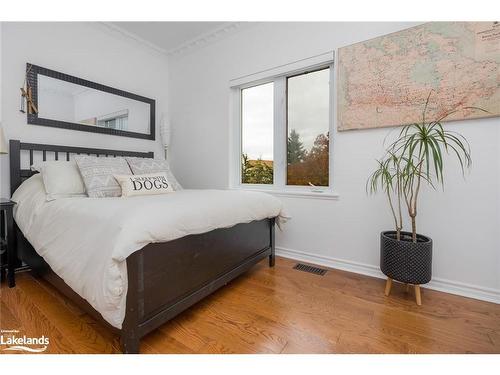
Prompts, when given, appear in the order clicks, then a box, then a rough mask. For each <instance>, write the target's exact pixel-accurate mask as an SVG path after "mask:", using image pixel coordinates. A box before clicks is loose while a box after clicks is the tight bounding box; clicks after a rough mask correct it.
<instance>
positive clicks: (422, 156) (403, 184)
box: [367, 92, 487, 242]
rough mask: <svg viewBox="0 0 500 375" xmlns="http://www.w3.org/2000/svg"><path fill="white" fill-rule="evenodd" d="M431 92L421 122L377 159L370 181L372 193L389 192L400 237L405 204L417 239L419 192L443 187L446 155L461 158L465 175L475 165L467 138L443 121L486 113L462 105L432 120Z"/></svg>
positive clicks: (405, 130) (403, 132) (406, 130)
mask: <svg viewBox="0 0 500 375" xmlns="http://www.w3.org/2000/svg"><path fill="white" fill-rule="evenodd" d="M431 94H432V92H431V93H430V94H429V96H428V97H427V101H426V103H425V107H424V110H423V112H422V121H421V122H419V123H413V124H409V125H405V126H403V128H402V129H401V131H400V133H399V135H398V137H397V139H396V140H395V141H394V142H393V143H392V144H390V146H389V147H388V149H387V150H386V155H385V156H384V158H383V159H381V160H377V169H376V170H375V171H374V172H373V173H372V174H371V176H370V177H369V179H368V182H367V190H368V191H369V192H370V193H376V192H377V191H378V190H379V189H380V190H382V191H383V192H384V193H385V194H386V195H387V199H388V201H389V206H390V208H391V212H392V216H393V219H394V223H395V229H396V236H397V239H398V240H400V239H401V230H402V228H403V219H402V209H401V207H402V205H403V204H404V205H405V206H406V210H407V212H408V216H409V217H410V220H411V232H412V241H413V242H417V220H416V219H417V208H418V202H419V193H420V190H421V188H422V184H427V185H429V186H431V187H432V188H435V187H436V186H438V185H441V186H442V187H443V189H444V175H443V170H444V162H445V159H444V155H446V154H449V155H451V156H452V157H455V158H456V159H457V160H458V162H459V164H460V168H461V172H462V174H464V173H465V170H466V169H467V168H470V166H471V165H472V159H471V153H470V146H469V143H468V142H467V140H466V139H465V137H464V136H462V135H461V134H459V133H457V132H454V131H450V130H447V129H444V128H443V126H442V124H441V123H442V121H444V120H445V119H446V118H447V117H449V116H451V115H452V114H454V113H456V112H458V111H459V110H463V109H467V110H479V111H483V112H487V111H485V110H484V109H481V108H477V107H462V108H460V109H455V110H453V111H451V112H448V113H446V114H444V115H442V116H440V117H439V118H437V119H434V120H430V121H429V120H428V119H426V114H427V107H428V103H429V99H430V96H431Z"/></svg>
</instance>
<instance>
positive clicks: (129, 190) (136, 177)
mask: <svg viewBox="0 0 500 375" xmlns="http://www.w3.org/2000/svg"><path fill="white" fill-rule="evenodd" d="M115 178H116V180H117V181H118V183H119V184H120V186H121V188H122V197H132V196H134V195H153V194H165V193H172V192H174V189H173V188H172V185H171V184H170V182H169V181H168V177H167V174H166V173H165V172H160V173H147V174H131V175H115Z"/></svg>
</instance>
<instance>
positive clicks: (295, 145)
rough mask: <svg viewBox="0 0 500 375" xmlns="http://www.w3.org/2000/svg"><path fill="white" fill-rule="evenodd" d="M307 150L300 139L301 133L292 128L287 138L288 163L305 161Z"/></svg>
mask: <svg viewBox="0 0 500 375" xmlns="http://www.w3.org/2000/svg"><path fill="white" fill-rule="evenodd" d="M305 157H306V151H305V150H304V145H303V144H302V142H301V140H300V135H299V133H297V132H296V131H295V129H292V131H291V132H290V136H289V137H288V140H287V162H288V164H294V163H300V162H302V161H304V159H305Z"/></svg>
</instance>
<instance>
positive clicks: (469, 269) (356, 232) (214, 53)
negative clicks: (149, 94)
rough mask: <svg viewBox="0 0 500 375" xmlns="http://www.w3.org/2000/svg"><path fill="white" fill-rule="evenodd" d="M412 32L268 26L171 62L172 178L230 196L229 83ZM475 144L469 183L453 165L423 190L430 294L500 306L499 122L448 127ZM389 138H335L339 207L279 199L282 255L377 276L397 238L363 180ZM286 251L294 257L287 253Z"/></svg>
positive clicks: (379, 26)
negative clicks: (383, 236) (390, 238)
mask: <svg viewBox="0 0 500 375" xmlns="http://www.w3.org/2000/svg"><path fill="white" fill-rule="evenodd" d="M413 25H415V24H411V23H314V24H312V23H270V24H257V25H254V26H249V27H245V28H243V29H241V30H240V31H239V32H237V33H235V34H234V35H232V36H227V37H226V38H224V39H222V40H220V41H218V42H216V43H213V44H210V45H208V46H204V47H202V48H200V49H198V50H194V51H191V52H190V53H188V54H186V55H181V56H178V57H176V58H173V59H171V60H170V61H169V75H170V78H169V93H170V103H169V104H170V107H171V108H172V110H171V119H172V124H173V145H172V146H171V152H172V155H171V160H172V163H173V170H174V172H175V174H176V175H177V176H178V178H179V180H180V181H181V183H182V184H184V185H185V186H186V187H188V188H226V187H227V186H228V180H229V176H228V173H229V169H228V168H229V143H228V142H229V128H230V125H231V124H230V123H229V118H230V108H229V94H230V91H229V84H228V82H229V80H230V79H233V78H236V77H241V76H244V75H247V74H252V73H256V72H259V71H262V70H265V69H269V68H272V67H276V66H279V65H282V64H287V63H290V62H292V61H296V60H300V59H303V58H307V57H310V56H314V55H317V54H320V53H324V52H327V51H329V50H336V49H337V48H338V47H341V46H344V45H349V44H352V43H355V42H358V41H362V40H366V39H369V38H372V37H375V36H379V35H383V34H387V33H390V32H393V31H397V30H400V29H404V28H407V27H411V26H413ZM447 126H450V127H453V130H456V131H459V132H461V133H463V134H464V135H465V136H466V137H467V138H468V139H469V141H470V143H471V145H472V151H473V159H474V167H473V170H472V172H471V173H470V175H469V176H468V177H467V180H466V181H464V179H463V178H462V177H461V175H460V173H459V172H458V171H457V169H456V168H452V166H450V167H449V168H448V170H447V175H446V178H447V180H446V192H445V193H443V192H442V191H436V192H434V191H424V192H423V193H422V200H421V207H420V210H419V218H418V220H419V222H418V225H419V227H418V230H419V232H421V233H424V234H427V235H429V236H431V237H432V238H433V240H434V281H433V283H432V284H431V286H432V287H433V288H436V289H443V290H447V291H452V292H456V293H461V294H464V295H470V296H475V297H478V298H484V299H489V300H495V301H497V302H500V292H499V291H500V280H499V274H500V256H499V253H500V240H499V236H498V234H497V233H498V230H499V229H500V214H499V212H500V125H499V119H498V118H493V119H481V120H472V121H462V122H459V123H454V124H450V125H447ZM389 131H390V129H374V130H364V131H350V132H342V133H335V134H334V148H333V163H334V174H333V183H334V188H335V190H336V191H337V192H338V193H339V194H340V198H339V200H336V201H333V200H319V199H304V198H282V199H283V201H284V203H285V206H286V209H287V211H288V212H289V213H290V214H291V216H292V217H293V219H292V220H291V221H290V222H289V223H288V224H287V225H286V227H285V229H284V231H283V232H279V231H278V232H277V247H278V248H279V249H280V250H281V252H282V253H283V254H288V255H292V256H295V257H297V258H302V259H305V260H310V261H316V262H322V263H324V264H327V265H332V266H335V267H339V268H345V269H350V270H356V271H359V272H363V273H367V274H371V275H376V276H380V273H379V271H378V260H379V255H378V249H379V243H378V241H379V233H380V231H382V230H386V229H391V228H392V226H391V224H392V223H391V219H390V215H389V212H388V208H387V205H386V202H385V201H384V198H383V197H382V196H378V197H368V196H367V195H366V193H365V182H366V178H367V177H368V175H369V174H370V171H371V169H372V168H373V167H374V165H375V164H374V159H375V158H377V157H380V156H381V154H382V152H383V148H382V142H383V139H384V137H385V136H386V134H387V133H388V132H389ZM286 249H288V251H287V250H286Z"/></svg>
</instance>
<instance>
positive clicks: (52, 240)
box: [12, 174, 282, 328]
mask: <svg viewBox="0 0 500 375" xmlns="http://www.w3.org/2000/svg"><path fill="white" fill-rule="evenodd" d="M12 200H13V201H15V202H17V205H16V208H15V212H14V218H15V220H16V222H17V224H18V226H19V228H20V229H21V231H22V232H23V234H24V235H25V237H26V238H27V239H28V240H29V242H30V243H31V244H32V245H33V247H34V248H35V250H36V251H37V252H38V254H40V255H41V256H42V257H43V258H44V259H45V261H46V262H47V263H48V264H49V265H50V267H51V268H52V270H53V271H54V272H55V273H56V274H57V275H58V276H60V277H61V278H62V279H63V280H64V281H65V282H66V283H67V284H68V285H69V286H70V287H71V288H72V289H73V290H74V291H75V292H77V293H78V294H79V295H80V296H81V297H83V298H85V299H86V300H87V301H88V302H89V303H90V304H91V305H92V306H93V307H94V308H95V309H96V310H97V311H99V312H100V313H101V315H102V316H103V318H104V319H105V320H106V321H108V322H109V323H110V324H111V325H113V326H114V327H117V328H121V325H122V322H123V319H124V317H125V301H126V295H127V268H126V261H125V260H126V258H127V257H128V256H129V255H130V254H132V253H133V252H134V251H136V250H139V249H141V248H142V247H144V246H146V245H147V244H149V243H152V242H165V241H171V240H174V239H177V238H180V237H183V236H186V235H189V234H198V233H204V232H208V231H211V230H214V229H217V228H227V227H231V226H233V225H236V224H238V223H248V222H251V221H253V220H262V219H265V218H270V217H276V216H277V217H278V220H279V219H280V218H281V217H282V204H281V202H280V201H279V200H278V199H276V198H275V197H273V196H271V195H268V194H263V193H256V192H244V191H229V190H181V191H177V192H175V193H171V194H163V195H156V196H144V197H128V198H86V197H85V198H84V197H81V198H61V199H57V200H54V201H50V202H47V201H46V197H45V191H44V187H43V182H42V179H41V176H40V175H39V174H38V175H35V176H33V177H31V178H30V179H28V180H26V181H25V182H24V183H23V184H22V185H21V186H20V187H19V189H17V191H16V192H15V193H14V195H13V197H12Z"/></svg>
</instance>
